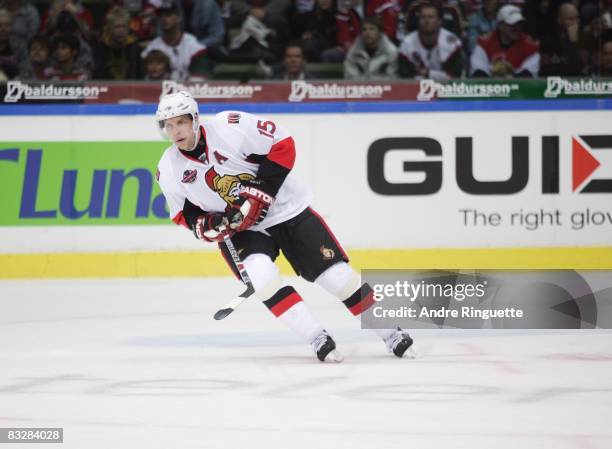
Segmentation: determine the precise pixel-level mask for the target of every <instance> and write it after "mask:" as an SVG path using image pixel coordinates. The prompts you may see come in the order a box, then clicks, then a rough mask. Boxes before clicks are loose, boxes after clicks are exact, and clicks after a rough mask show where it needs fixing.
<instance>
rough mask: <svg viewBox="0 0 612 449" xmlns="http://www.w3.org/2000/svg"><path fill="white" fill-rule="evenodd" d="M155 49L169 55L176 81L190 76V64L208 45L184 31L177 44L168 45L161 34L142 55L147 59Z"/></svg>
mask: <svg viewBox="0 0 612 449" xmlns="http://www.w3.org/2000/svg"><path fill="white" fill-rule="evenodd" d="M153 50H159V51H161V52H162V53H164V54H165V55H166V56H168V58H169V59H170V70H171V72H172V73H171V75H170V76H171V78H172V79H173V80H175V81H182V80H186V79H187V78H189V66H190V65H191V62H192V61H193V58H195V57H196V56H199V55H201V54H202V53H204V52H206V46H205V45H202V44H201V43H200V42H199V41H198V39H197V38H196V37H195V36H194V35H193V34H190V33H183V34H182V35H181V38H180V39H179V42H178V43H177V44H176V45H175V46H172V45H168V44H167V43H166V42H165V41H164V40H163V39H162V38H161V36H160V37H157V38H155V39H153V40H152V41H151V42H150V43H149V45H147V46H146V48H145V49H144V50H143V51H142V53H141V54H140V57H141V58H142V59H145V58H146V57H147V55H148V54H149V53H151V52H152V51H153Z"/></svg>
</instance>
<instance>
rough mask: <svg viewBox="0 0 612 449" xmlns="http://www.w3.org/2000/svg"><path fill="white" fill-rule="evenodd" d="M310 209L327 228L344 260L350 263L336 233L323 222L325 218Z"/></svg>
mask: <svg viewBox="0 0 612 449" xmlns="http://www.w3.org/2000/svg"><path fill="white" fill-rule="evenodd" d="M308 209H310V212H312V214H313V215H314V216H315V217H317V218H318V219H319V221H320V222H321V224H322V225H323V227H324V228H325V230H326V231H327V233H328V234H329V236H330V237H331V238H332V240H333V241H334V243H335V244H336V246H337V247H338V249H340V252H341V253H342V257H343V258H344V260H345V261H347V262H348V260H349V257H348V255H347V254H346V251H344V248H342V245H340V242H339V241H338V239H337V238H336V236H335V235H334V233H333V232H332V231H331V229H329V226H327V223H325V220H323V217H321V216H320V215H319V214H318V213H317V212H316V211H315V210H314V209H313V208H312V207H309V208H308Z"/></svg>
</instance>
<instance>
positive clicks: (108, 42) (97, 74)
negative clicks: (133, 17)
mask: <svg viewBox="0 0 612 449" xmlns="http://www.w3.org/2000/svg"><path fill="white" fill-rule="evenodd" d="M140 52H141V50H140V46H139V45H138V43H137V42H136V36H134V35H133V34H131V33H130V13H129V12H128V10H127V9H125V8H123V7H121V6H114V7H112V8H111V9H110V10H109V11H108V13H107V14H106V20H105V23H104V30H103V31H102V36H101V37H100V40H99V41H98V43H97V45H96V46H95V48H94V55H95V58H94V60H95V62H96V66H95V70H94V78H96V79H112V80H125V79H140V78H142V73H141V70H140V68H141V65H140Z"/></svg>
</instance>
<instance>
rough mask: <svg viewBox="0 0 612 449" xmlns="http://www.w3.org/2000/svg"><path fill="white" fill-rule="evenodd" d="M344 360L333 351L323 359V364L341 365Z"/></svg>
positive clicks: (337, 352) (335, 350)
mask: <svg viewBox="0 0 612 449" xmlns="http://www.w3.org/2000/svg"><path fill="white" fill-rule="evenodd" d="M343 360H344V356H343V355H342V354H341V353H340V351H338V350H337V349H334V350H333V351H331V352H330V353H329V354H327V356H326V357H325V360H324V362H328V363H341V362H342V361H343Z"/></svg>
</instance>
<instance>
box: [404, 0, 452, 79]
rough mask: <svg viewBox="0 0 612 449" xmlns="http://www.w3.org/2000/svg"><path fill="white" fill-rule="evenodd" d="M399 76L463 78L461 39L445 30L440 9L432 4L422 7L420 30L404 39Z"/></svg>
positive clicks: (422, 5) (423, 4)
mask: <svg viewBox="0 0 612 449" xmlns="http://www.w3.org/2000/svg"><path fill="white" fill-rule="evenodd" d="M398 62H399V75H400V76H401V77H403V78H418V79H422V78H431V79H434V80H437V81H445V80H448V79H450V78H456V77H460V76H461V72H462V71H463V50H462V45H461V40H460V39H459V38H458V37H457V36H456V35H454V34H453V33H451V32H450V31H448V30H445V29H444V28H442V19H441V17H440V9H439V8H438V7H436V6H435V5H433V4H432V3H427V2H423V3H421V4H420V6H419V27H418V30H417V31H413V32H412V33H410V34H409V35H408V36H406V37H405V38H404V40H403V41H402V43H401V45H400V48H399V61H398Z"/></svg>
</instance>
